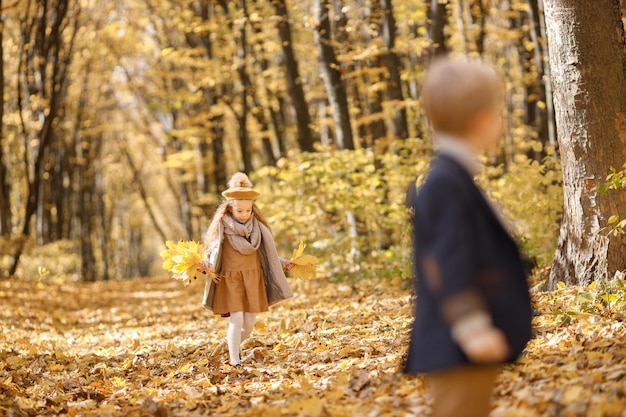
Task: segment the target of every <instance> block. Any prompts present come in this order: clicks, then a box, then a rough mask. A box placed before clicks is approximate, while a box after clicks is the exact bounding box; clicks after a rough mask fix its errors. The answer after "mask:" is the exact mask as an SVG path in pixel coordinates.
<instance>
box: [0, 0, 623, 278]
mask: <svg viewBox="0 0 626 417" xmlns="http://www.w3.org/2000/svg"><path fill="white" fill-rule="evenodd" d="M590 4H591V3H590ZM615 4H617V3H615ZM620 6H621V10H622V19H623V16H624V10H626V4H625V3H624V2H623V1H622V2H621V5H620ZM607 7H608V6H607ZM0 10H1V13H2V20H1V23H0V25H1V26H0V45H1V47H0V55H1V57H2V60H0V63H1V66H0V98H2V103H0V120H2V124H1V125H0V126H1V127H0V271H1V275H2V277H4V278H7V277H9V276H16V277H18V278H26V279H28V278H44V277H45V278H46V279H54V278H58V279H63V280H67V279H70V280H84V281H96V280H109V279H125V278H132V277H139V276H151V275H155V274H161V273H162V271H160V269H159V268H160V263H161V262H160V258H159V252H160V251H161V250H162V249H163V246H164V242H165V241H166V240H179V239H182V240H187V239H194V240H200V239H201V236H202V233H203V231H204V230H205V228H206V227H207V225H208V222H209V219H210V217H211V214H212V212H213V210H214V208H215V206H216V205H217V203H218V201H219V192H220V191H222V190H223V189H224V188H225V185H226V181H227V178H228V177H229V176H230V175H231V174H232V173H234V172H236V171H238V170H243V171H245V172H248V173H250V174H251V176H252V178H253V180H254V181H255V182H256V183H257V186H258V187H259V189H260V190H261V192H262V196H261V198H260V199H259V201H258V203H259V205H260V207H261V208H262V210H263V211H264V212H265V214H266V215H267V216H268V217H269V219H270V223H271V224H272V225H273V228H274V232H275V234H276V237H277V241H278V243H279V245H280V246H281V248H280V249H281V251H282V252H283V253H284V255H288V254H289V253H291V250H292V249H293V248H294V247H295V246H296V245H297V243H298V241H300V240H304V241H305V242H308V243H309V250H310V251H311V252H312V253H314V254H315V255H317V256H319V257H320V258H321V259H322V261H323V267H324V268H323V269H324V270H325V271H327V272H331V274H330V276H331V277H332V278H335V279H343V278H346V279H359V278H362V277H372V276H375V277H383V278H388V279H390V280H392V281H394V282H396V283H398V284H400V285H402V284H406V283H407V282H408V278H409V277H410V258H409V254H408V250H407V248H408V246H409V241H408V240H407V237H408V235H407V231H408V224H407V219H408V217H407V212H406V209H405V207H404V193H405V190H406V188H407V186H408V184H409V183H410V182H411V181H413V180H415V179H416V178H417V179H419V178H420V177H421V176H422V175H423V173H424V172H425V170H426V169H427V165H428V160H429V158H430V149H431V144H430V143H431V142H430V139H431V138H430V133H429V131H428V127H427V126H426V123H425V121H424V118H423V116H422V114H421V109H420V104H419V100H420V83H421V78H422V75H423V72H424V69H425V68H426V67H427V65H428V63H429V62H430V61H431V60H432V59H433V58H434V57H435V56H437V55H439V54H445V53H449V54H451V55H454V56H468V57H470V58H474V57H480V58H481V59H482V60H484V61H485V62H487V63H490V64H492V65H494V66H495V67H496V68H498V70H499V71H501V73H502V75H503V76H504V78H505V85H506V113H505V119H506V128H505V133H504V139H503V141H502V143H501V146H500V147H499V149H498V150H497V152H494V153H493V154H491V155H489V156H487V157H486V158H485V163H486V167H487V168H486V169H485V170H484V171H483V173H482V174H481V176H480V178H479V181H481V182H482V183H483V184H484V185H485V186H486V189H488V190H489V193H490V195H491V196H492V197H493V198H494V199H495V200H496V201H497V202H498V203H499V204H500V205H501V206H502V207H503V210H504V212H505V214H506V215H507V217H509V218H510V219H511V220H512V223H513V224H512V226H513V228H514V230H515V233H516V235H517V236H518V239H519V241H520V243H521V245H522V247H523V249H524V251H525V253H526V256H527V258H528V259H529V260H530V261H531V263H532V264H533V265H534V266H536V267H537V268H536V271H538V272H539V273H538V275H537V276H538V277H539V281H538V283H540V282H543V281H542V280H544V281H545V278H547V274H546V271H547V270H548V268H549V266H550V264H551V262H552V258H553V255H554V251H555V247H556V245H557V242H558V237H559V227H560V222H561V219H562V216H563V197H564V196H563V187H562V179H561V178H562V175H561V166H560V155H559V147H558V143H557V137H556V123H555V110H554V98H553V89H552V87H551V83H550V65H549V56H548V42H547V27H546V19H545V15H544V10H543V2H542V1H541V0H507V1H495V0H448V1H441V2H438V1H430V0H428V1H400V0H396V1H391V0H380V1H378V0H313V1H312V2H311V1H301V0H292V1H289V2H288V3H287V2H286V1H285V0H258V1H246V0H237V1H225V0H185V1H167V0H158V1H157V0H128V1H116V0H106V1H94V0H51V1H39V0H18V1H16V2H12V1H7V0H0ZM622 30H623V27H622ZM615 168H617V169H619V168H620V166H619V165H617V166H615ZM606 174H607V175H608V174H609V170H608V169H606ZM618 180H619V178H618ZM596 182H597V183H599V181H596ZM618 185H619V184H618ZM605 188H608V186H607V187H605ZM593 192H594V193H595V188H594V189H593ZM614 214H619V213H614ZM608 218H609V216H606V218H605V219H604V220H605V222H604V223H606V224H602V225H599V226H598V227H599V228H602V227H604V226H607V225H608V223H616V224H617V221H618V220H619V218H618V217H617V216H612V217H610V221H608V220H607V219H608ZM357 272H358V273H357ZM590 277H591V278H593V276H592V275H590ZM566 278H567V277H566ZM572 279H573V278H572ZM558 280H560V279H558ZM558 280H551V281H552V282H551V285H552V286H554V285H555V284H556V281H558ZM566 281H567V280H566Z"/></svg>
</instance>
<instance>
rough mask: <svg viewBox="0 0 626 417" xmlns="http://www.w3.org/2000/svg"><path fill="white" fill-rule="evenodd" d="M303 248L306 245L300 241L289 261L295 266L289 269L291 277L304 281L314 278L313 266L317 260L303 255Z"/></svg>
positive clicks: (311, 256)
mask: <svg viewBox="0 0 626 417" xmlns="http://www.w3.org/2000/svg"><path fill="white" fill-rule="evenodd" d="M305 247H306V245H305V244H304V242H303V241H302V240H301V241H300V244H299V245H298V248H296V249H295V250H294V251H293V256H292V257H291V261H292V262H293V263H294V264H295V265H294V266H293V268H291V276H292V277H294V278H299V279H302V280H305V281H306V280H310V279H313V278H315V265H316V264H317V262H318V259H317V257H315V256H313V255H304V248H305Z"/></svg>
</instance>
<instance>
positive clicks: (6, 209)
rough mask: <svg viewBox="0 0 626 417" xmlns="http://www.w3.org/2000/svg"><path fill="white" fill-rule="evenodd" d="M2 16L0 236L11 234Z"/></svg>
mask: <svg viewBox="0 0 626 417" xmlns="http://www.w3.org/2000/svg"><path fill="white" fill-rule="evenodd" d="M0 10H2V0H0ZM3 35H4V16H0V236H10V235H11V200H10V191H11V189H10V187H9V179H8V175H9V170H8V169H7V165H6V161H5V159H4V158H5V157H4V131H3V127H4V123H3V122H2V120H3V117H4V40H3Z"/></svg>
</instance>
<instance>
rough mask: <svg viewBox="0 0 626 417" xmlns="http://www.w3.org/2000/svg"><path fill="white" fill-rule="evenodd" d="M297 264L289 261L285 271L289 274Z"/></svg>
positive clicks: (286, 263) (284, 266)
mask: <svg viewBox="0 0 626 417" xmlns="http://www.w3.org/2000/svg"><path fill="white" fill-rule="evenodd" d="M295 265H296V264H295V263H294V262H293V261H287V262H285V265H283V271H284V272H287V271H291V269H292V268H293V267H294V266H295Z"/></svg>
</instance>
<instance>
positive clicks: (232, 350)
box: [226, 311, 243, 366]
mask: <svg viewBox="0 0 626 417" xmlns="http://www.w3.org/2000/svg"><path fill="white" fill-rule="evenodd" d="M242 328H243V311H235V312H234V313H230V323H229V324H228V331H227V332H226V341H227V342H228V353H229V354H230V364H231V365H233V366H234V365H240V364H241V358H240V357H239V347H240V346H241V333H242Z"/></svg>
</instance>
